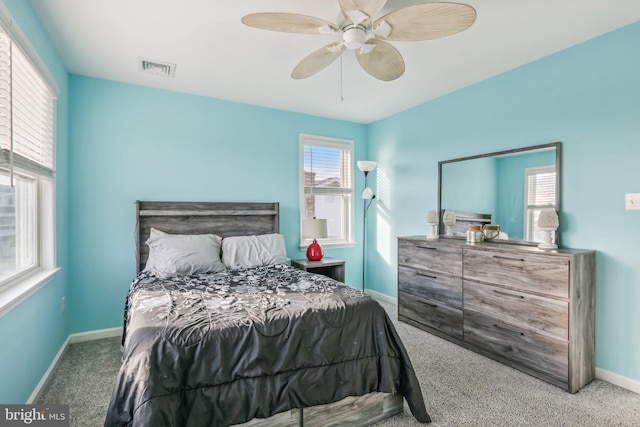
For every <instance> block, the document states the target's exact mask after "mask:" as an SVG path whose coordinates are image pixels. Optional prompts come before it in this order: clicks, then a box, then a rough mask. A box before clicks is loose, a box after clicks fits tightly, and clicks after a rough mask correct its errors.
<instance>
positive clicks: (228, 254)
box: [222, 233, 289, 269]
mask: <svg viewBox="0 0 640 427" xmlns="http://www.w3.org/2000/svg"><path fill="white" fill-rule="evenodd" d="M222 262H223V264H224V265H225V266H226V267H227V268H230V269H237V268H253V267H260V266H265V265H274V264H286V263H288V262H289V258H287V250H286V249H285V245H284V237H282V235H281V234H275V233H274V234H261V235H259V236H234V237H225V238H224V239H223V240H222Z"/></svg>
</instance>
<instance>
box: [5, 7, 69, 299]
mask: <svg viewBox="0 0 640 427" xmlns="http://www.w3.org/2000/svg"><path fill="white" fill-rule="evenodd" d="M43 70H44V71H43ZM52 81H53V79H52V78H51V77H50V75H49V74H48V72H47V71H46V68H44V66H43V65H42V63H41V61H40V59H39V58H38V57H37V55H35V53H34V50H33V48H31V46H30V45H29V44H28V42H26V37H25V36H24V35H23V34H22V32H21V31H20V30H19V29H18V28H17V27H16V26H15V24H14V23H13V21H12V19H11V18H10V16H9V14H8V12H7V11H6V9H4V7H2V8H0V288H7V287H10V286H11V285H13V284H18V283H21V281H22V280H23V279H24V278H25V277H26V276H27V275H28V274H30V273H33V272H35V271H39V270H53V269H54V267H55V256H54V239H53V236H54V231H53V230H54V206H55V204H54V184H55V147H54V134H55V130H54V121H55V97H56V94H57V89H56V86H55V83H53V84H52V83H51V82H52Z"/></svg>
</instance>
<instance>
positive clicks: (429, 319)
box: [398, 291, 462, 339]
mask: <svg viewBox="0 0 640 427" xmlns="http://www.w3.org/2000/svg"><path fill="white" fill-rule="evenodd" d="M398 316H399V317H400V320H402V317H406V318H408V319H411V320H413V321H415V322H418V323H420V324H422V325H425V326H428V327H430V328H433V329H437V330H439V331H441V332H443V333H445V334H447V335H449V336H451V337H455V338H458V339H462V310H458V309H455V308H452V307H449V306H447V305H444V304H439V303H436V302H435V301H429V300H427V299H424V298H420V297H416V296H415V295H412V294H408V293H405V292H403V291H398Z"/></svg>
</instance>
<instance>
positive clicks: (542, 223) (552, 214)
mask: <svg viewBox="0 0 640 427" xmlns="http://www.w3.org/2000/svg"><path fill="white" fill-rule="evenodd" d="M558 225H559V221H558V214H557V213H556V211H555V209H545V210H543V211H541V212H540V215H539V216H538V228H539V229H540V231H541V232H542V243H540V244H539V245H538V247H539V248H540V249H556V248H557V247H558V245H556V244H555V243H553V242H552V237H551V236H552V235H553V232H554V231H556V230H557V229H558Z"/></svg>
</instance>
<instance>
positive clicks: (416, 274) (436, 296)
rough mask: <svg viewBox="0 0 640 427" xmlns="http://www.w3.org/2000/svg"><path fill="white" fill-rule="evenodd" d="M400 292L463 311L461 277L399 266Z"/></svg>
mask: <svg viewBox="0 0 640 427" xmlns="http://www.w3.org/2000/svg"><path fill="white" fill-rule="evenodd" d="M398 290H400V291H403V292H405V293H407V294H411V295H415V296H418V297H422V298H425V299H428V300H430V301H434V302H438V303H442V304H447V305H448V306H451V307H453V308H459V309H462V279H461V278H460V277H455V276H449V275H446V274H442V273H436V272H433V271H427V270H422V269H417V268H410V267H404V266H399V267H398Z"/></svg>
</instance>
